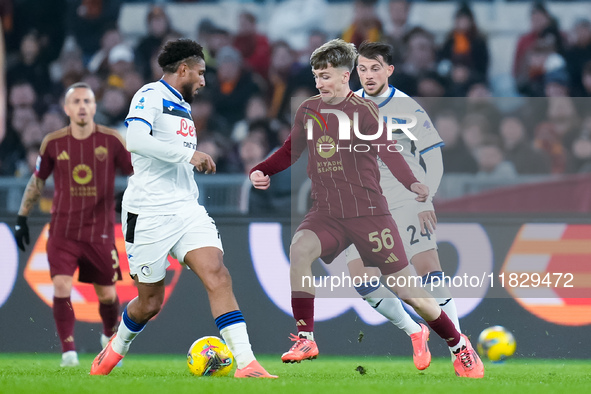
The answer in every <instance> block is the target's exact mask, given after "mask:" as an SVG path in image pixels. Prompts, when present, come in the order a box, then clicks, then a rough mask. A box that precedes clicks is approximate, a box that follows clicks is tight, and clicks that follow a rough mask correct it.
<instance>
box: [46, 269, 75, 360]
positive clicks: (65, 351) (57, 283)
mask: <svg viewBox="0 0 591 394" xmlns="http://www.w3.org/2000/svg"><path fill="white" fill-rule="evenodd" d="M51 280H52V282H53V308H52V309H53V318H54V320H55V325H56V327H57V333H58V337H59V339H60V342H61V344H62V361H61V363H60V366H61V367H76V366H78V365H80V363H79V362H78V353H77V352H76V345H75V344H74V325H75V323H76V316H75V315H74V309H73V308H72V302H71V300H70V294H71V292H72V277H71V276H68V275H55V276H54V277H53V278H51Z"/></svg>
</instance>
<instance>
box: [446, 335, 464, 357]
mask: <svg viewBox="0 0 591 394" xmlns="http://www.w3.org/2000/svg"><path fill="white" fill-rule="evenodd" d="M465 345H466V340H465V339H464V337H460V342H458V343H457V344H456V346H450V347H449V349H450V350H451V351H452V353H453V352H456V351H458V349H461V348H462V346H465Z"/></svg>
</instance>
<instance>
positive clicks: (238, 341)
mask: <svg viewBox="0 0 591 394" xmlns="http://www.w3.org/2000/svg"><path fill="white" fill-rule="evenodd" d="M216 233H217V230H216ZM206 237H207V236H202V237H200V239H204V238H206ZM215 238H216V239H218V238H217V236H216V237H215ZM183 260H184V262H185V264H187V266H189V267H190V268H191V270H192V271H193V272H195V274H197V276H199V278H200V279H201V281H202V282H203V285H204V286H205V290H206V291H207V296H208V298H209V304H210V307H211V313H212V315H213V317H214V319H215V323H216V325H217V326H218V329H219V330H220V334H221V336H222V338H224V341H225V342H226V344H227V345H228V347H229V348H230V351H231V352H232V354H233V355H234V359H235V360H236V365H237V369H236V372H235V374H234V377H237V378H250V377H252V378H276V377H277V376H275V375H271V374H269V373H268V372H267V371H266V370H265V369H264V368H263V367H262V366H261V365H260V364H259V362H258V361H257V360H256V357H255V355H254V353H253V351H252V346H251V344H250V338H249V336H248V331H247V328H246V321H245V320H244V316H243V315H242V312H241V311H240V308H239V307H238V302H236V298H235V296H234V292H233V290H232V278H231V277H230V273H229V272H228V269H227V268H226V266H225V265H224V262H223V258H222V250H221V249H220V248H218V247H212V246H205V247H199V248H197V249H194V250H191V251H189V252H188V253H187V254H186V255H185V257H184V258H183Z"/></svg>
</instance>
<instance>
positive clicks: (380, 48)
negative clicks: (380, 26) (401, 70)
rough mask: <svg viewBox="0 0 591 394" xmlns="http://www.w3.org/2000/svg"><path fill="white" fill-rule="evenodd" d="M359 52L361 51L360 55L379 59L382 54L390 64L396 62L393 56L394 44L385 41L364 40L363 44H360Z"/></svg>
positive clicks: (384, 59)
mask: <svg viewBox="0 0 591 394" xmlns="http://www.w3.org/2000/svg"><path fill="white" fill-rule="evenodd" d="M357 52H359V56H363V57H365V58H368V59H372V60H377V61H380V59H378V58H379V57H380V56H381V57H382V59H383V61H384V62H385V63H386V64H387V65H388V66H391V65H392V64H394V58H393V57H392V45H389V44H385V43H383V42H369V41H363V42H362V43H361V45H359V48H358V49H357Z"/></svg>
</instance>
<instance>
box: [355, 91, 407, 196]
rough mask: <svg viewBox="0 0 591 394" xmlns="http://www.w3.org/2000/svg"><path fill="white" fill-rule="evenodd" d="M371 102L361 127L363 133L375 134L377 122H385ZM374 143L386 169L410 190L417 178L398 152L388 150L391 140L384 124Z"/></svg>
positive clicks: (377, 126)
mask: <svg viewBox="0 0 591 394" xmlns="http://www.w3.org/2000/svg"><path fill="white" fill-rule="evenodd" d="M371 104H372V105H371V108H369V110H368V111H367V113H366V116H365V121H364V126H365V127H363V130H364V133H365V134H375V132H376V130H377V129H378V128H379V122H382V123H385V122H384V121H383V120H382V119H381V118H380V116H379V112H378V111H379V110H378V107H377V105H376V104H375V103H373V102H372V103H371ZM374 143H375V144H376V145H377V146H378V149H377V154H378V156H379V157H380V159H382V161H383V162H384V164H386V165H387V166H388V169H389V170H390V172H392V174H394V176H395V177H396V179H398V181H399V182H400V183H402V184H403V185H404V187H406V188H407V189H408V190H410V185H412V184H413V183H417V182H418V180H417V178H415V176H414V174H413V173H412V171H411V169H410V167H409V166H408V163H407V162H406V160H404V157H402V155H401V154H400V153H398V152H390V151H388V149H387V146H388V145H391V144H392V141H390V140H388V133H386V125H385V124H382V134H381V135H380V137H379V138H378V139H377V140H375V142H374Z"/></svg>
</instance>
